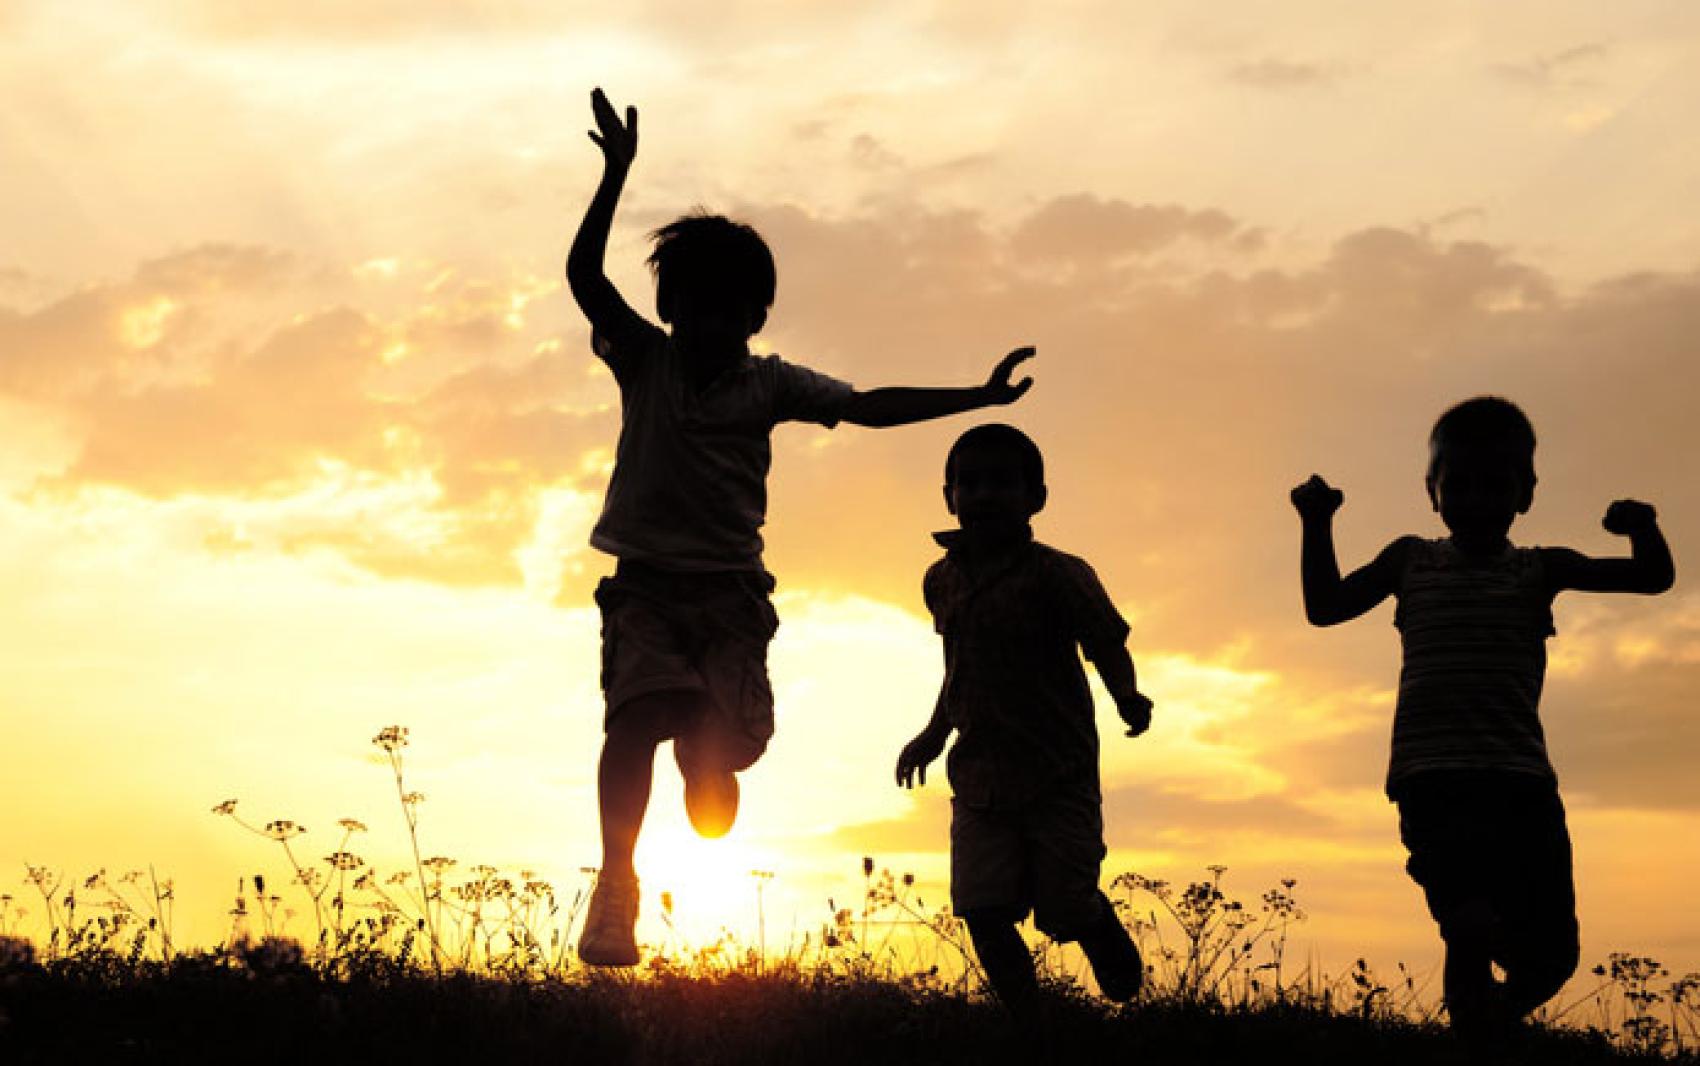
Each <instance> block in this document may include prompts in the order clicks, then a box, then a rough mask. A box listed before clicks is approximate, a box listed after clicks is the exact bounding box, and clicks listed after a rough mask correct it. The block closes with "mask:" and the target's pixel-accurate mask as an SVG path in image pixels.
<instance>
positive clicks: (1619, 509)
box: [1600, 500, 1659, 537]
mask: <svg viewBox="0 0 1700 1066" xmlns="http://www.w3.org/2000/svg"><path fill="white" fill-rule="evenodd" d="M1658 522H1659V514H1658V512H1657V511H1655V510H1653V505H1652V504H1650V503H1642V502H1641V501H1640V500H1618V501H1617V502H1616V503H1613V504H1612V505H1611V506H1610V507H1608V508H1606V516H1605V518H1604V519H1602V520H1601V522H1600V524H1601V525H1602V526H1605V527H1606V532H1607V533H1615V534H1617V535H1618V536H1620V537H1627V536H1631V535H1633V534H1635V533H1638V532H1640V531H1641V530H1643V529H1648V528H1652V527H1656V526H1657V525H1658Z"/></svg>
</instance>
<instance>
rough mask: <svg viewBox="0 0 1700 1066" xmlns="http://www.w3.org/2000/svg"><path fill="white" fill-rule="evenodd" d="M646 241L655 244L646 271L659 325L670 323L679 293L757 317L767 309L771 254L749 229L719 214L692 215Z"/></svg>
mask: <svg viewBox="0 0 1700 1066" xmlns="http://www.w3.org/2000/svg"><path fill="white" fill-rule="evenodd" d="M649 237H650V240H652V241H654V242H655V249H654V250H653V251H651V252H650V253H649V268H650V269H651V270H652V271H654V272H655V288H656V292H655V302H656V304H657V305H659V307H660V309H661V317H662V320H663V321H671V319H672V310H671V308H672V306H673V301H674V299H675V298H676V297H677V295H678V294H679V293H680V292H681V291H691V292H695V293H700V294H702V295H703V296H705V297H706V298H707V299H708V300H709V301H711V302H714V303H719V304H722V305H726V304H731V305H733V306H737V307H742V308H744V309H746V310H748V311H750V312H752V313H753V314H757V315H762V314H765V313H766V312H767V309H768V308H770V307H772V306H773V294H774V290H775V288H776V287H777V285H778V274H777V272H776V271H775V269H774V265H773V253H772V252H771V251H770V250H769V249H768V247H767V242H766V241H764V240H762V239H761V234H759V233H757V232H756V231H755V229H754V228H753V227H751V226H748V225H745V224H744V223H742V222H734V221H732V220H731V219H729V218H727V217H726V216H725V215H711V214H709V213H708V212H706V211H693V212H692V213H690V214H688V215H685V216H683V217H680V218H677V219H674V220H673V221H672V222H669V223H667V224H666V225H665V226H662V227H661V228H660V229H658V230H656V231H655V232H654V233H651V234H650V235H649Z"/></svg>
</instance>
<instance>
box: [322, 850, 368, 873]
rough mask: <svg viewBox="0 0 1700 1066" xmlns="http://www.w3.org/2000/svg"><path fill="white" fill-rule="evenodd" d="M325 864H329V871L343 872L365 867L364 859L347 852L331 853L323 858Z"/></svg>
mask: <svg viewBox="0 0 1700 1066" xmlns="http://www.w3.org/2000/svg"><path fill="white" fill-rule="evenodd" d="M325 862H326V863H328V864H330V867H331V869H333V870H343V871H348V870H358V869H359V868H360V867H362V866H364V865H366V860H365V859H362V858H361V857H360V856H358V855H355V854H353V853H351V852H347V851H336V852H332V853H331V854H329V855H326V856H325Z"/></svg>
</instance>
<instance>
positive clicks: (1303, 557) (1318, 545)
mask: <svg viewBox="0 0 1700 1066" xmlns="http://www.w3.org/2000/svg"><path fill="white" fill-rule="evenodd" d="M1345 499H1346V496H1345V494H1344V493H1342V492H1341V491H1340V490H1339V489H1337V488H1334V487H1333V486H1331V485H1329V484H1328V482H1326V481H1324V480H1322V478H1321V477H1319V476H1317V475H1315V474H1312V475H1311V476H1310V480H1309V481H1306V482H1305V483H1304V484H1303V485H1300V486H1299V487H1298V488H1296V489H1294V490H1293V492H1292V500H1293V506H1294V507H1295V508H1296V509H1297V510H1298V512H1299V518H1300V520H1301V521H1303V523H1304V539H1303V541H1302V542H1301V545H1300V549H1299V580H1300V582H1301V584H1302V585H1303V588H1304V600H1305V620H1306V621H1308V622H1310V624H1311V625H1313V626H1331V625H1337V624H1339V623H1341V622H1349V621H1351V620H1352V619H1354V618H1356V617H1358V616H1359V615H1361V614H1364V613H1365V612H1367V611H1369V610H1370V609H1372V608H1374V607H1375V606H1376V605H1377V604H1379V603H1380V602H1381V601H1382V600H1385V599H1386V598H1387V597H1389V596H1391V595H1392V594H1393V593H1394V591H1395V590H1396V589H1397V588H1398V579H1399V572H1400V570H1401V569H1402V568H1403V563H1404V558H1405V552H1406V551H1408V550H1409V545H1410V541H1409V538H1400V539H1399V540H1396V541H1394V542H1393V543H1391V544H1389V545H1388V546H1387V547H1386V548H1383V549H1382V551H1381V554H1380V555H1377V556H1376V557H1375V558H1374V559H1372V560H1370V561H1369V562H1368V563H1367V564H1365V565H1364V566H1362V567H1360V568H1358V569H1357V570H1354V571H1353V572H1352V573H1350V574H1348V575H1346V576H1345V577H1341V576H1340V562H1339V560H1338V559H1337V558H1336V556H1335V553H1334V512H1335V511H1337V510H1339V509H1340V504H1342V503H1343V502H1345Z"/></svg>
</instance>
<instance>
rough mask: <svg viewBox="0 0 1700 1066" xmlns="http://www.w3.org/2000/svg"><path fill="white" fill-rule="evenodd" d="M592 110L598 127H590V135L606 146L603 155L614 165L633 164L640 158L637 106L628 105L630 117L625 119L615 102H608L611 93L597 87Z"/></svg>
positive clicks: (591, 106) (593, 91)
mask: <svg viewBox="0 0 1700 1066" xmlns="http://www.w3.org/2000/svg"><path fill="white" fill-rule="evenodd" d="M590 110H591V113H592V114H594V115H595V116H596V129H594V130H591V131H590V139H591V140H593V141H595V142H596V146H597V147H598V148H600V149H602V155H603V158H605V159H606V160H607V161H608V163H609V164H610V165H611V166H619V167H629V166H631V165H632V160H633V159H636V158H637V143H638V115H637V108H635V107H628V108H626V121H625V122H624V123H622V122H621V121H620V116H619V115H618V114H617V113H615V111H614V105H613V104H611V103H609V102H608V96H607V94H606V93H604V92H603V91H602V90H601V89H594V90H592V91H591V94H590Z"/></svg>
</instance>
